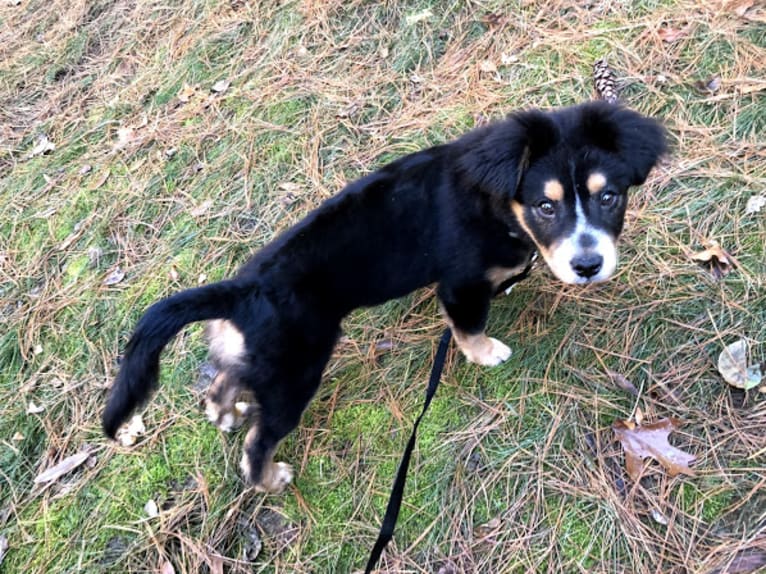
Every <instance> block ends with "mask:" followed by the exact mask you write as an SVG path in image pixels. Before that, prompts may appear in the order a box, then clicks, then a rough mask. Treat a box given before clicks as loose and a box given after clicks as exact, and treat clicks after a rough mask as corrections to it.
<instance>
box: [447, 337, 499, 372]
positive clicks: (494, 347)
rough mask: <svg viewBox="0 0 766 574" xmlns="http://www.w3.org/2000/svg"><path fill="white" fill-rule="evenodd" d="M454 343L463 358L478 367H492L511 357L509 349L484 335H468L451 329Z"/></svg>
mask: <svg viewBox="0 0 766 574" xmlns="http://www.w3.org/2000/svg"><path fill="white" fill-rule="evenodd" d="M452 333H453V334H454V335H455V342H457V346H458V347H460V350H461V351H462V352H463V354H464V355H465V358H466V359H468V360H469V361H471V362H472V363H476V364H479V365H484V366H487V367H494V366H495V365H499V364H500V363H502V362H503V361H505V360H506V359H508V357H510V356H511V348H510V347H509V346H508V345H506V344H504V343H502V342H500V341H498V340H497V339H495V338H493V337H487V335H486V334H485V333H478V334H475V335H469V334H468V333H463V332H462V331H459V330H455V329H453V331H452Z"/></svg>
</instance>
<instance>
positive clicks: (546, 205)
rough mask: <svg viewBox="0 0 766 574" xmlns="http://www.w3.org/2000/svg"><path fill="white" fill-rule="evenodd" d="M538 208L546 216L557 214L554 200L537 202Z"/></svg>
mask: <svg viewBox="0 0 766 574" xmlns="http://www.w3.org/2000/svg"><path fill="white" fill-rule="evenodd" d="M537 209H538V211H540V214H541V215H543V216H544V217H553V216H554V215H555V214H556V208H555V207H554V206H553V202H552V201H547V200H546V201H541V202H540V203H538V204H537Z"/></svg>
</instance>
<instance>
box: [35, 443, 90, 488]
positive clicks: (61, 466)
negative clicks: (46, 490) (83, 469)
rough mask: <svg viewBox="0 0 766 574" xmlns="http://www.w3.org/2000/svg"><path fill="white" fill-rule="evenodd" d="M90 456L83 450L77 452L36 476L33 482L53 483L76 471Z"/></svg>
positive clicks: (88, 452) (88, 451) (87, 451)
mask: <svg viewBox="0 0 766 574" xmlns="http://www.w3.org/2000/svg"><path fill="white" fill-rule="evenodd" d="M90 454H91V453H90V450H88V449H85V450H82V451H80V452H78V453H77V454H73V455H72V456H68V457H66V458H65V459H64V460H62V461H61V462H60V463H58V464H57V465H55V466H52V467H51V468H49V469H47V470H45V471H43V472H41V473H40V474H38V475H37V476H36V477H35V479H34V481H33V482H34V483H35V484H42V483H45V482H53V481H54V480H58V479H59V478H61V477H62V476H64V475H65V474H67V473H68V472H72V471H73V470H74V469H76V468H77V467H78V466H80V465H81V464H82V463H84V462H85V461H86V460H88V457H89V456H90Z"/></svg>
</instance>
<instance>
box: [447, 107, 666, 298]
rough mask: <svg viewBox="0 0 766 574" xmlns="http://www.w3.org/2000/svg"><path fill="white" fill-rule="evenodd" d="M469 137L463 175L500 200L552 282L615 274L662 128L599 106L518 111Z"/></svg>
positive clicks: (660, 148) (660, 146) (658, 151)
mask: <svg viewBox="0 0 766 574" xmlns="http://www.w3.org/2000/svg"><path fill="white" fill-rule="evenodd" d="M470 136H471V138H470V139H471V140H473V141H466V144H468V147H466V148H464V149H465V153H464V154H463V155H462V156H461V159H460V166H461V168H462V171H463V173H464V174H465V175H466V177H468V178H469V179H470V180H471V181H472V183H474V184H476V185H478V186H479V187H480V188H481V189H483V190H485V191H487V192H489V193H491V194H492V195H493V196H494V198H495V200H496V201H495V203H496V204H497V205H498V209H500V210H501V211H502V212H504V215H505V217H507V218H508V221H509V226H510V227H511V228H512V229H514V230H517V231H518V232H519V233H520V234H524V235H526V236H528V237H529V238H530V239H531V241H532V242H534V244H535V245H536V246H537V248H538V250H539V251H540V254H541V255H542V256H543V258H544V259H545V261H546V263H547V264H548V266H549V267H550V269H551V270H552V271H553V273H554V274H555V275H556V277H558V278H559V279H560V280H561V281H564V282H565V283H591V282H597V281H604V280H606V279H608V278H609V277H610V276H611V275H612V274H613V273H614V271H615V268H616V267H617V247H616V242H617V237H618V236H619V234H620V231H622V225H623V218H624V215H625V208H626V205H627V190H628V188H629V187H631V186H633V185H640V184H642V183H643V182H644V180H645V179H646V177H647V175H648V174H649V171H650V170H651V169H652V167H653V166H654V165H655V164H656V162H657V160H658V158H659V157H660V156H661V155H662V154H663V153H664V152H665V149H666V145H665V134H664V130H663V128H662V127H661V126H660V124H659V123H657V122H656V121H655V120H652V119H650V118H647V117H644V116H642V115H640V114H638V113H637V112H634V111H631V110H628V109H625V108H622V107H619V106H615V105H612V104H607V103H604V102H593V103H588V104H583V105H580V106H574V107H570V108H563V109H560V110H556V111H552V112H541V111H526V112H521V113H518V114H516V115H513V116H511V117H510V118H508V119H507V120H506V121H504V122H502V123H498V124H495V125H492V126H488V127H487V128H483V129H481V130H477V131H475V132H473V133H472V134H470ZM474 138H475V139H474ZM466 139H467V140H468V138H466Z"/></svg>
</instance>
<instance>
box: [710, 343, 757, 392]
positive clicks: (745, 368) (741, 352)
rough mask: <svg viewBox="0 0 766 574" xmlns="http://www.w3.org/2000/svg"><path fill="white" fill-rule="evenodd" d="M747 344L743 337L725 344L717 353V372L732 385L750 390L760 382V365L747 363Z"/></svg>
mask: <svg viewBox="0 0 766 574" xmlns="http://www.w3.org/2000/svg"><path fill="white" fill-rule="evenodd" d="M747 353H748V345H747V341H746V340H745V339H740V340H739V341H735V342H734V343H731V344H730V345H727V346H726V347H725V348H724V350H723V351H721V354H720V355H718V372H719V373H721V376H722V377H723V380H724V381H726V382H727V383H729V384H730V385H731V386H732V387H736V388H738V389H744V390H746V391H747V390H750V389H754V388H755V387H757V386H758V385H760V384H761V380H762V379H763V373H761V366H760V365H758V364H756V365H748V364H747V363H748V361H747Z"/></svg>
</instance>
